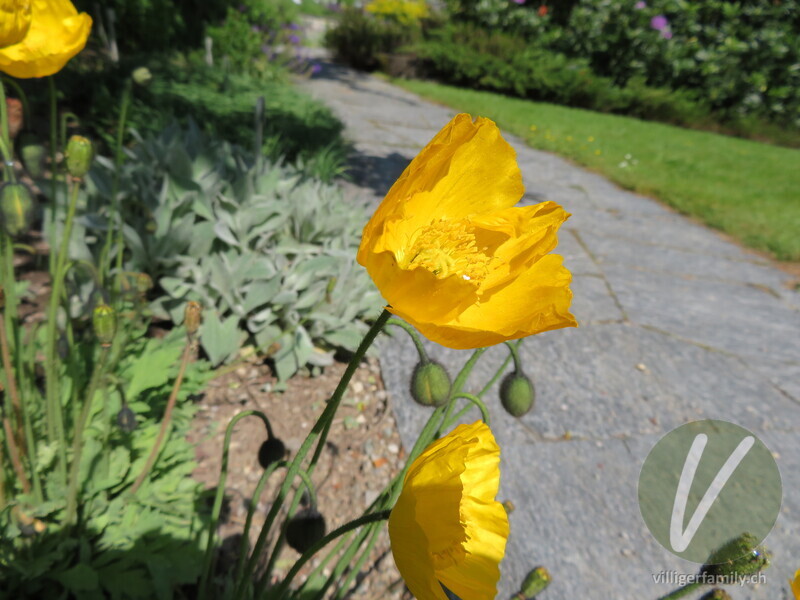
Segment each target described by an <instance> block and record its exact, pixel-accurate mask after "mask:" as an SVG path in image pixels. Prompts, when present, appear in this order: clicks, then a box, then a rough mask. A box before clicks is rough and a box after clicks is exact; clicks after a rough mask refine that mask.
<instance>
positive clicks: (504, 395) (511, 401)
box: [500, 371, 536, 417]
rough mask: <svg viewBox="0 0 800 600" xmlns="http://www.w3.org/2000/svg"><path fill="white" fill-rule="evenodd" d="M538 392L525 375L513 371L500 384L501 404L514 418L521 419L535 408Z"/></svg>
mask: <svg viewBox="0 0 800 600" xmlns="http://www.w3.org/2000/svg"><path fill="white" fill-rule="evenodd" d="M535 399H536V392H535V390H534V388H533V383H532V382H531V380H530V379H528V378H527V377H526V376H525V374H524V373H521V372H519V373H518V372H517V371H513V372H511V373H509V374H508V375H506V376H505V378H504V379H503V382H502V383H501V384H500V402H501V404H502V405H503V408H505V409H506V412H508V414H510V415H511V416H513V417H521V416H522V415H524V414H526V413H528V412H529V411H530V410H531V409H532V408H533V402H534V400H535Z"/></svg>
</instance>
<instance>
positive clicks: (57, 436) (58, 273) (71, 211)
mask: <svg viewBox="0 0 800 600" xmlns="http://www.w3.org/2000/svg"><path fill="white" fill-rule="evenodd" d="M51 79H52V78H51ZM80 181H81V180H79V179H77V180H74V181H73V182H72V189H71V190H70V198H69V208H68V209H67V219H66V221H65V222H64V231H63V232H62V234H61V245H60V247H59V250H58V255H57V256H56V259H55V270H54V271H51V278H52V285H51V289H50V303H49V306H48V310H47V331H46V335H45V396H46V402H47V427H48V434H49V437H50V440H51V441H53V440H56V441H57V442H58V449H59V452H58V471H59V474H60V476H61V479H62V483H63V485H64V487H65V488H66V486H67V453H66V441H65V437H64V417H63V415H62V411H61V397H60V388H59V385H58V362H57V357H56V337H57V336H58V305H59V301H60V299H61V291H62V288H63V286H64V267H65V265H66V262H67V253H68V251H69V239H70V236H71V235H72V223H73V221H74V220H75V210H76V207H77V205H78V191H79V190H80ZM67 316H68V318H69V313H68V314H67Z"/></svg>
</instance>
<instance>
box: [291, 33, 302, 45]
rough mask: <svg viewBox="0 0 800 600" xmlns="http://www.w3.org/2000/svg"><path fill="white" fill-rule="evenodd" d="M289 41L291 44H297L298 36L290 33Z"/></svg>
mask: <svg viewBox="0 0 800 600" xmlns="http://www.w3.org/2000/svg"><path fill="white" fill-rule="evenodd" d="M289 42H290V43H292V44H299V43H300V38H299V37H298V36H296V35H290V36H289Z"/></svg>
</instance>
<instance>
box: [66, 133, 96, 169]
mask: <svg viewBox="0 0 800 600" xmlns="http://www.w3.org/2000/svg"><path fill="white" fill-rule="evenodd" d="M66 158H67V171H68V172H69V174H70V175H72V176H73V177H75V178H78V179H80V178H81V177H83V176H84V175H86V173H88V172H89V167H91V166H92V159H93V158H94V148H93V147H92V142H90V141H89V140H88V139H86V138H85V137H82V136H80V135H73V136H72V137H71V138H69V141H68V142H67V153H66Z"/></svg>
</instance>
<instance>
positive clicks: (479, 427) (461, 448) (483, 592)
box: [389, 421, 508, 600]
mask: <svg viewBox="0 0 800 600" xmlns="http://www.w3.org/2000/svg"><path fill="white" fill-rule="evenodd" d="M499 461H500V449H499V448H498V447H497V443H496V442H495V440H494V437H493V436H492V433H491V430H490V429H489V428H488V427H487V426H486V425H485V424H484V423H483V422H481V421H478V422H477V423H473V424H472V425H460V426H459V427H457V428H456V429H454V430H453V431H452V432H451V433H450V434H448V435H446V436H444V437H443V438H441V439H440V440H437V441H436V442H434V443H433V444H431V445H430V446H429V447H428V448H427V449H426V450H425V451H424V452H423V453H422V454H421V455H420V456H419V458H417V460H415V461H414V463H413V464H412V465H411V467H410V469H409V471H408V473H407V475H406V478H405V481H404V482H403V491H402V493H401V494H400V498H399V499H398V501H397V504H396V505H395V507H394V509H393V510H392V514H391V516H390V518H389V536H390V538H391V543H392V553H393V554H394V557H395V562H396V563H397V567H398V569H399V570H400V573H401V574H402V575H403V578H404V579H405V581H406V584H407V585H408V587H409V589H410V590H411V592H412V593H413V594H414V596H415V597H416V598H417V600H434V599H435V600H446V595H445V594H444V592H443V591H442V588H441V585H440V582H441V583H442V584H444V585H445V586H446V587H447V588H448V589H450V590H452V591H453V592H454V593H456V594H458V595H459V597H461V598H462V600H490V599H493V598H494V597H495V595H496V594H497V581H498V579H499V578H500V570H499V566H498V565H499V563H500V561H501V560H502V558H503V555H504V553H505V544H506V539H507V538H508V519H507V517H506V513H505V510H504V509H503V507H502V505H501V504H500V503H499V502H497V501H495V499H494V498H495V496H496V495H497V490H498V487H499V484H500V470H499V468H498V465H499Z"/></svg>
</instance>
